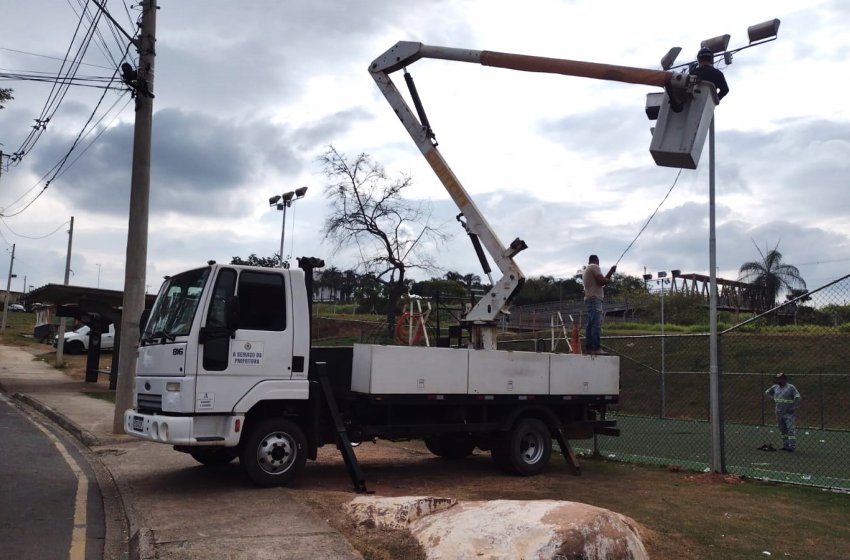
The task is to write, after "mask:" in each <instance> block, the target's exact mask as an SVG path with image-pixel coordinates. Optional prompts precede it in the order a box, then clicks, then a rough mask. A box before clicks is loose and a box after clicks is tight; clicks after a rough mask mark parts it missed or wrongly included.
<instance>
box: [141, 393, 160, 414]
mask: <svg viewBox="0 0 850 560" xmlns="http://www.w3.org/2000/svg"><path fill="white" fill-rule="evenodd" d="M136 402H137V403H138V404H139V412H143V411H145V412H162V395H153V394H150V393H139V394H138V395H136Z"/></svg>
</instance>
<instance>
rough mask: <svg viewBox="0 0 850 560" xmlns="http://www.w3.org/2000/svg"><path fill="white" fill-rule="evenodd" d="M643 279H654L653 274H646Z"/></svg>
mask: <svg viewBox="0 0 850 560" xmlns="http://www.w3.org/2000/svg"><path fill="white" fill-rule="evenodd" d="M643 279H644V280H652V274H644V275H643Z"/></svg>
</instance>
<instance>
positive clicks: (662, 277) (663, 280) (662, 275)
mask: <svg viewBox="0 0 850 560" xmlns="http://www.w3.org/2000/svg"><path fill="white" fill-rule="evenodd" d="M668 282H670V280H668V279H667V272H666V271H664V270H662V271H660V272H659V273H658V283H659V284H660V286H661V418H664V417H666V416H667V387H666V385H665V381H666V380H665V379H664V377H665V374H666V371H667V368H666V363H665V362H666V358H667V352H666V348H665V343H666V339H665V337H664V284H667V283H668Z"/></svg>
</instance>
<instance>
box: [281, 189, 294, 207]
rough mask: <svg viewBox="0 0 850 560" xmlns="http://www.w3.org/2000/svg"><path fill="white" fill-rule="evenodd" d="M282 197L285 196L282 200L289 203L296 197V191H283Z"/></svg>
mask: <svg viewBox="0 0 850 560" xmlns="http://www.w3.org/2000/svg"><path fill="white" fill-rule="evenodd" d="M282 198H283V200H282V202H283V203H284V204H289V203H290V202H292V199H293V198H295V191H289V192H286V193H283V197H282Z"/></svg>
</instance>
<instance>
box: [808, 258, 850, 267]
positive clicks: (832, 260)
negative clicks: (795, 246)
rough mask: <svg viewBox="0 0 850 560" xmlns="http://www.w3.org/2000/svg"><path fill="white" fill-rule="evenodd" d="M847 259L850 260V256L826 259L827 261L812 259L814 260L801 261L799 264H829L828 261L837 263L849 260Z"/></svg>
mask: <svg viewBox="0 0 850 560" xmlns="http://www.w3.org/2000/svg"><path fill="white" fill-rule="evenodd" d="M847 261H850V257H848V258H845V259H830V260H825V261H812V262H807V263H800V264H798V265H797V266H808V265H813V264H827V263H837V262H847Z"/></svg>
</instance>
